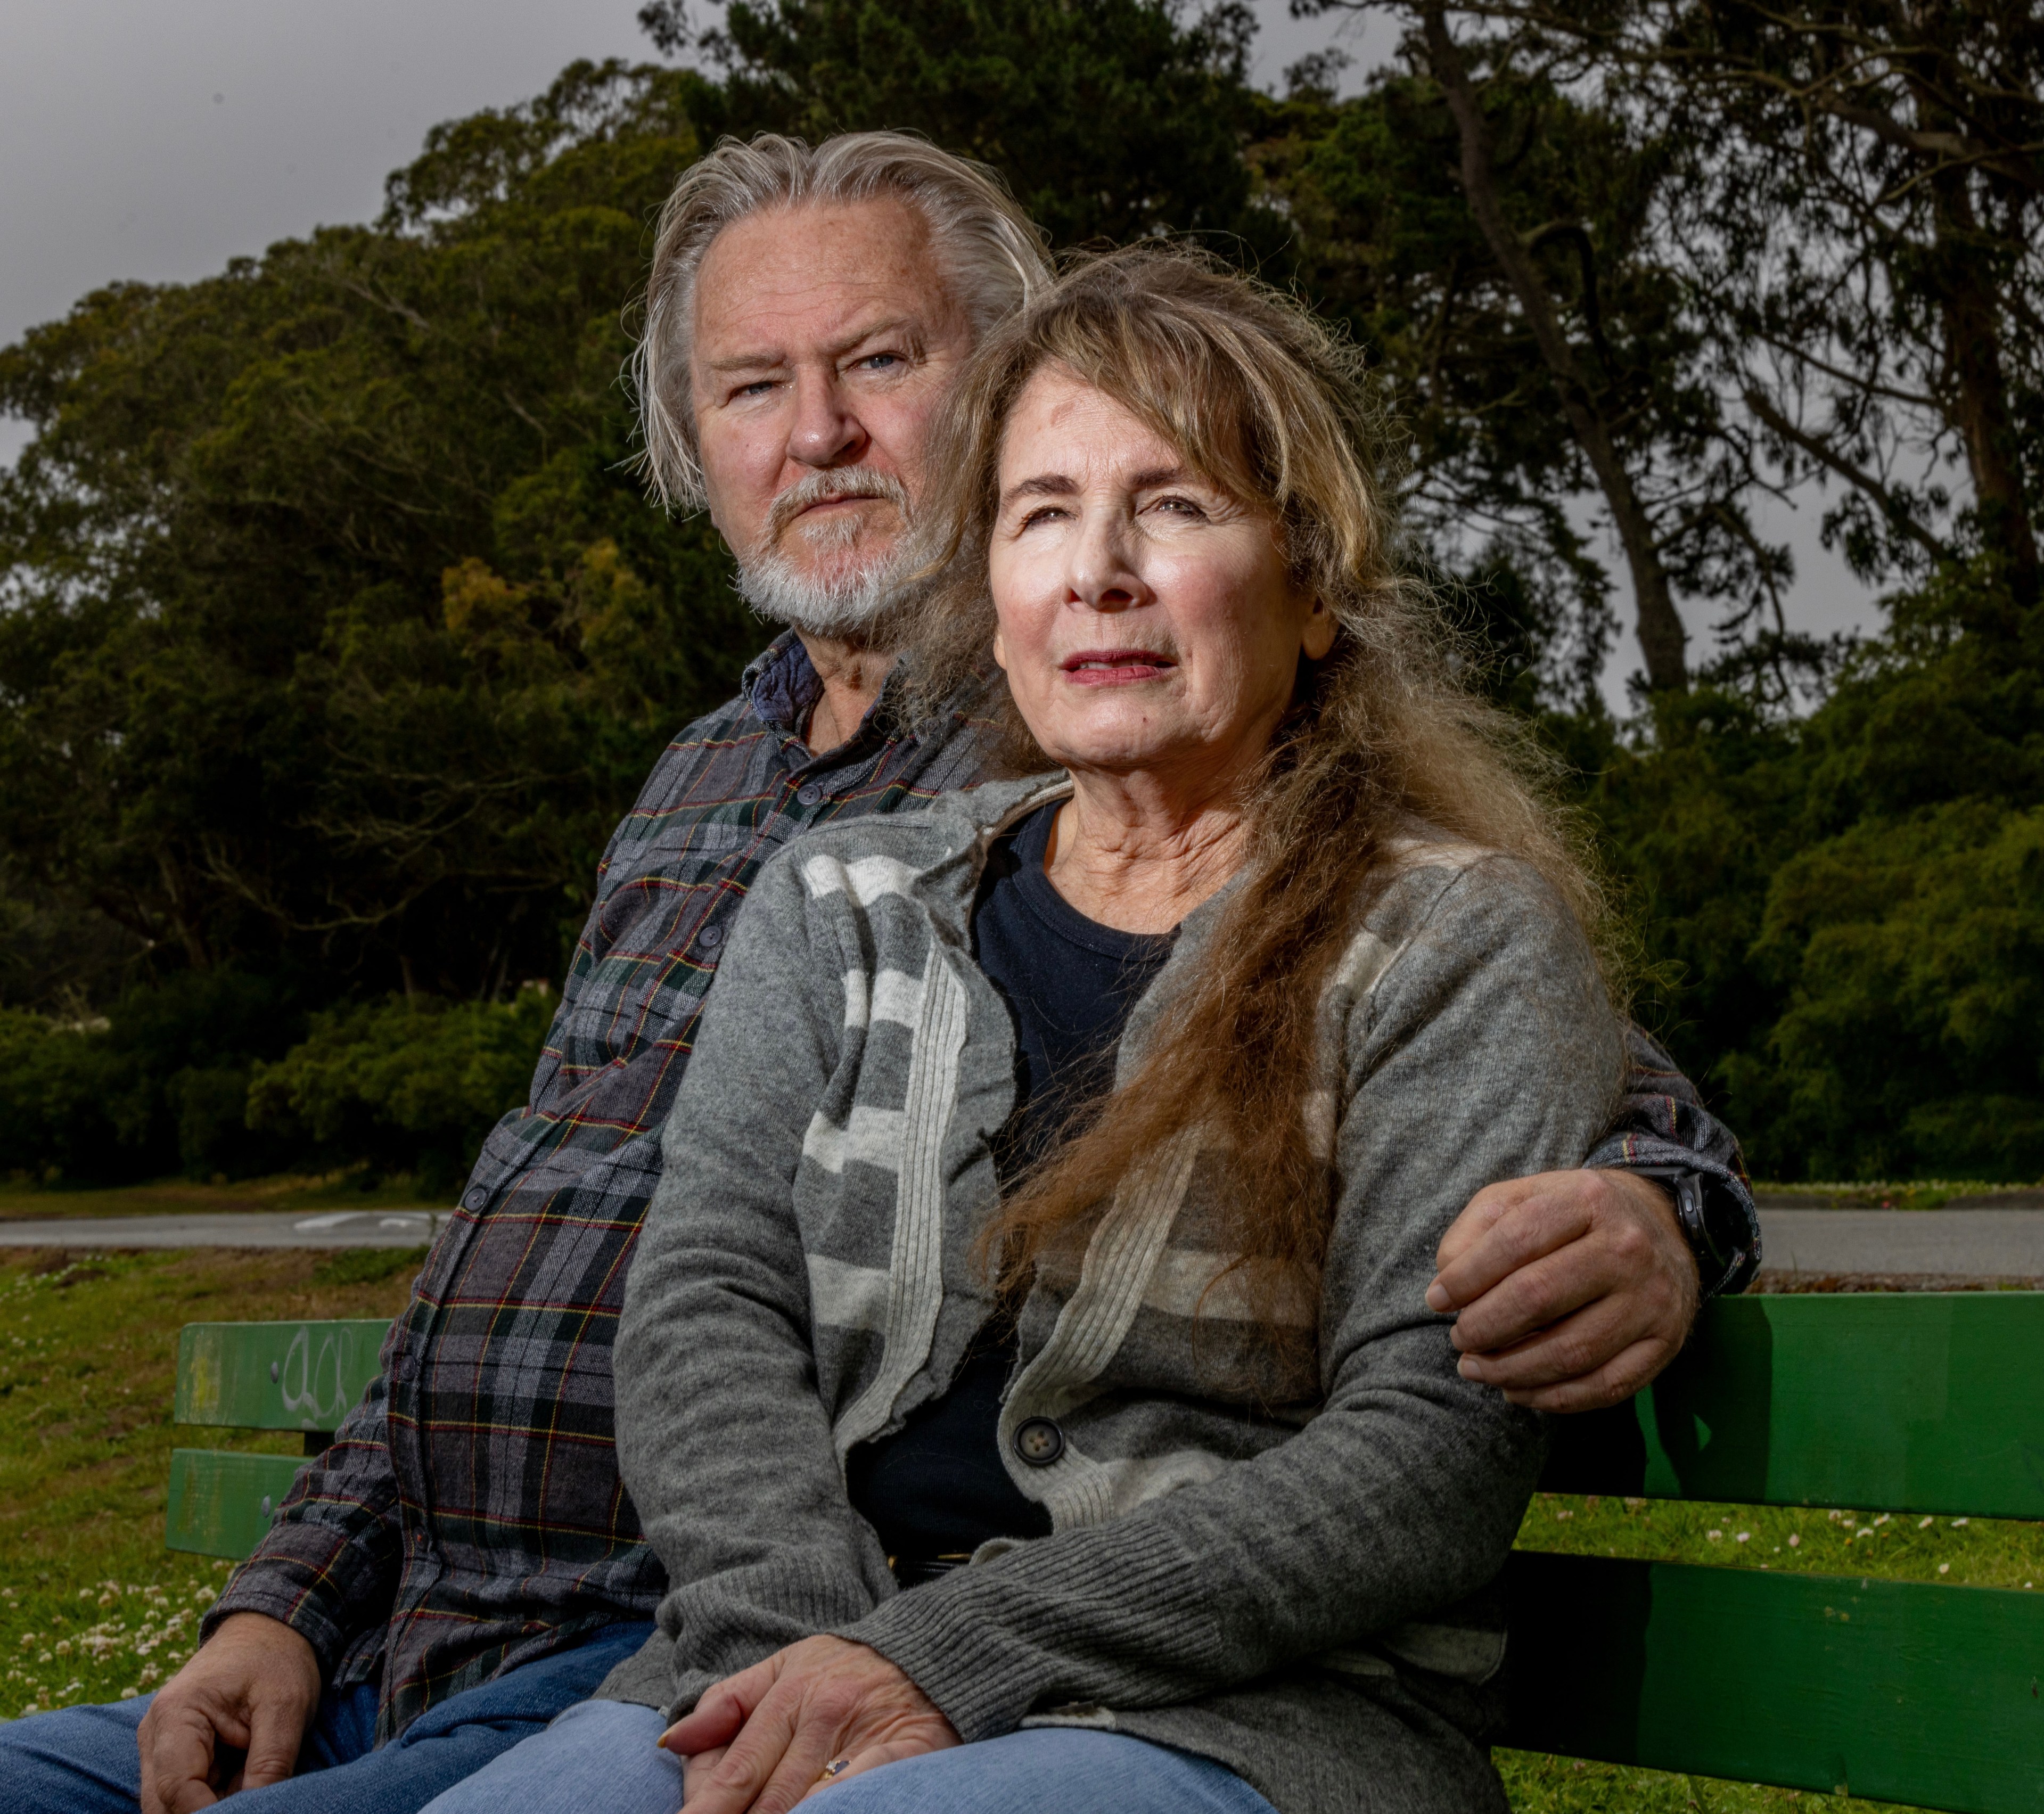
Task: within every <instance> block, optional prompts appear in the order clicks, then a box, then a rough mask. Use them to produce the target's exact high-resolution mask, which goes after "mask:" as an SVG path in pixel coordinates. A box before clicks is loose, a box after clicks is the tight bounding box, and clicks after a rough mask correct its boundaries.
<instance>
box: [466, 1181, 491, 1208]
mask: <svg viewBox="0 0 2044 1814" xmlns="http://www.w3.org/2000/svg"><path fill="white" fill-rule="evenodd" d="M461 1201H462V1204H463V1207H464V1208H466V1209H481V1208H482V1206H483V1205H484V1204H486V1203H487V1202H488V1201H490V1193H489V1192H488V1191H486V1190H485V1189H483V1188H482V1186H481V1185H479V1184H478V1186H476V1187H475V1188H474V1189H473V1190H471V1192H470V1193H468V1194H467V1196H466V1197H463V1199H462V1200H461Z"/></svg>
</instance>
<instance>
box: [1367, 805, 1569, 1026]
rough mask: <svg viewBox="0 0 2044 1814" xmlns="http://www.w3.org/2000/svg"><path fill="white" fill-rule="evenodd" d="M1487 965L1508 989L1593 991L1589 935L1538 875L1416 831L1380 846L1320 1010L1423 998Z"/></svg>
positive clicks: (1481, 849)
mask: <svg viewBox="0 0 2044 1814" xmlns="http://www.w3.org/2000/svg"><path fill="white" fill-rule="evenodd" d="M1493 967H1495V968H1496V969H1497V970H1501V971H1502V972H1504V973H1505V974H1508V975H1509V976H1510V977H1512V979H1513V982H1514V986H1518V985H1521V984H1524V983H1527V982H1535V983H1536V985H1537V984H1538V983H1539V982H1545V984H1546V985H1547V986H1558V987H1560V988H1562V989H1564V990H1566V991H1567V992H1568V993H1571V994H1577V993H1585V992H1587V995H1586V998H1588V997H1589V996H1601V993H1602V990H1601V983H1600V977H1599V973H1598V966H1597V960H1596V955H1595V952H1594V951H1593V948H1592V946H1591V944H1590V940H1589V936H1587V934H1586V933H1585V932H1584V930H1583V928H1582V926H1581V922H1580V921H1579V920H1577V917H1576V915H1575V913H1574V911H1573V909H1572V908H1571V906H1570V905H1569V902H1568V901H1566V900H1565V899H1564V898H1563V897H1562V894H1560V892H1559V891H1558V890H1557V889H1556V888H1555V887H1554V885H1553V884H1552V883H1551V882H1549V881H1548V880H1547V878H1546V877H1545V876H1543V874H1541V873H1540V871H1539V869H1538V868H1536V867H1535V866H1534V865H1533V864H1532V863H1529V862H1527V860H1526V859H1524V858H1523V857H1520V856H1517V855H1513V854H1512V852H1510V851H1503V850H1499V849H1496V848H1495V847H1490V846H1487V845H1483V844H1472V843H1470V842H1468V841H1467V840H1462V839H1459V838H1457V837H1454V836H1452V835H1450V834H1447V833H1444V832H1439V831H1438V830H1436V829H1435V828H1431V827H1429V826H1426V825H1423V824H1422V825H1416V826H1413V827H1411V828H1408V829H1407V830H1405V831H1404V832H1401V833H1400V835H1399V836H1397V837H1395V838H1393V839H1390V840H1386V843H1385V873H1383V874H1382V875H1381V878H1380V880H1379V883H1378V886H1376V887H1375V888H1374V889H1373V890H1371V891H1370V897H1369V905H1368V906H1367V908H1366V910H1365V911H1364V913H1363V914H1362V917H1361V921H1360V924H1358V927H1357V929H1356V931H1355V932H1354V936H1353V937H1352V938H1351V940H1350V944H1349V946H1348V948H1347V951H1345V952H1344V953H1343V957H1342V959H1341V961H1340V962H1339V963H1338V964H1337V965H1336V967H1335V973H1334V975H1333V977H1332V978H1331V985H1330V990H1329V994H1330V997H1331V999H1330V1001H1329V1002H1328V1004H1327V1005H1328V1006H1329V1007H1330V1008H1331V1009H1334V1010H1335V1012H1337V1013H1347V1012H1349V1011H1352V1010H1354V1009H1357V1008H1359V1007H1362V1006H1364V1005H1366V1004H1369V1003H1370V1002H1371V1001H1373V1000H1374V998H1375V997H1377V996H1378V995H1379V994H1380V993H1381V992H1382V991H1383V990H1385V989H1386V988H1387V987H1390V986H1394V985H1396V984H1398V983H1401V982H1402V983H1420V982H1421V978H1425V979H1426V980H1425V982H1423V983H1422V984H1421V986H1420V993H1422V994H1423V995H1431V993H1434V991H1435V989H1437V988H1439V987H1440V986H1451V985H1450V978H1453V977H1454V976H1456V975H1458V974H1461V975H1466V974H1467V973H1468V972H1470V970H1475V969H1485V968H1493Z"/></svg>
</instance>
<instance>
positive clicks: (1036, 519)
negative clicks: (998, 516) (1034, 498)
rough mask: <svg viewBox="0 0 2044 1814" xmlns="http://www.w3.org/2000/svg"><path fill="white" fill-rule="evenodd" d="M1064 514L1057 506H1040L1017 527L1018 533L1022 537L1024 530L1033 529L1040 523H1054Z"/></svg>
mask: <svg viewBox="0 0 2044 1814" xmlns="http://www.w3.org/2000/svg"><path fill="white" fill-rule="evenodd" d="M1064 514H1065V513H1064V512H1063V511H1062V510H1061V509H1058V506H1057V505H1055V504H1039V505H1037V506H1036V508H1035V509H1033V510H1032V511H1030V512H1029V513H1028V515H1027V516H1025V517H1023V519H1022V520H1021V521H1020V522H1019V523H1017V524H1016V525H1015V530H1016V534H1018V535H1020V533H1021V532H1022V531H1023V530H1024V529H1033V528H1035V526H1036V525H1038V524H1039V523H1049V522H1054V521H1056V520H1057V519H1058V517H1062V516H1063V515H1064Z"/></svg>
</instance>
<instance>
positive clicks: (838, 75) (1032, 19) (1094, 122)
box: [640, 0, 1282, 248]
mask: <svg viewBox="0 0 2044 1814" xmlns="http://www.w3.org/2000/svg"><path fill="white" fill-rule="evenodd" d="M681 13H682V8H681V7H680V6H678V4H668V5H655V6H648V7H647V9H646V10H645V11H644V13H642V14H641V15H640V17H642V19H646V20H647V21H648V22H649V24H651V25H653V26H654V28H655V35H656V37H660V38H662V39H663V40H664V41H665V42H666V43H667V44H668V45H670V47H673V46H678V45H679V44H681V43H682V42H683V41H685V40H686V38H687V37H688V36H689V34H688V32H687V29H686V23H685V21H683V20H682V17H681ZM1254 29H1255V23H1254V17H1253V15H1252V14H1251V12H1250V10H1249V9H1248V7H1247V6H1244V5H1242V4H1240V3H1239V0H1224V3H1222V4H1219V5H1216V6H1212V7H1211V8H1210V9H1208V10H1205V11H1204V12H1201V13H1193V12H1192V11H1191V10H1190V9H1189V7H1186V6H1183V5H1181V4H1180V3H1178V0H1163V3H1161V4H1160V3H1158V0H1089V4H1087V5H1085V6H1070V5H1066V4H1064V3H1062V0H896V3H894V4H891V5H887V6H880V5H877V4H874V0H735V3H734V4H732V6H729V8H728V10H727V13H726V16H725V22H724V30H723V31H722V32H720V33H715V34H713V35H712V36H711V37H710V38H709V40H707V48H709V50H710V51H711V52H712V53H713V55H714V56H717V57H718V58H719V59H720V60H721V61H722V62H723V63H724V65H725V66H726V67H727V69H728V78H727V79H726V80H725V81H724V83H722V84H721V85H720V88H719V89H718V90H717V91H716V93H715V94H714V95H712V94H705V95H704V96H703V98H702V102H701V111H700V112H699V113H698V114H697V117H698V118H699V119H700V120H701V121H702V122H703V124H704V125H705V127H706V128H708V129H712V130H713V131H717V132H732V133H740V134H741V135H749V134H751V133H755V132H759V131H762V130H768V129H771V130H778V131H782V132H793V133H800V134H801V135H803V136H805V137H807V138H808V139H809V140H810V141H811V142H812V143H814V142H815V141H816V140H818V139H820V138H822V137H824V136H827V135H828V134H829V133H833V132H849V131H861V130H866V129H874V128H882V127H886V128H893V129H907V130H910V131H914V132H920V133H924V134H925V135H927V136H928V137H929V138H931V139H932V140H935V141H936V143H937V144H941V145H944V146H946V147H947V148H950V149H951V150H954V151H959V152H964V153H965V154H966V155H967V156H971V157H976V158H978V159H982V161H984V162H985V163H989V164H992V165H993V167H994V168H995V169H997V170H998V171H1001V174H1002V175H1005V177H1006V178H1007V179H1008V180H1009V185H1010V186H1012V189H1013V190H1014V191H1015V194H1016V198H1017V199H1018V200H1019V201H1020V202H1021V203H1022V205H1023V206H1024V207H1025V208H1027V209H1028V210H1029V212H1030V213H1032V215H1033V216H1034V217H1035V218H1036V219H1037V220H1038V221H1040V222H1041V223H1042V224H1043V226H1044V227H1045V228H1046V229H1048V231H1049V233H1050V234H1051V237H1052V238H1053V240H1056V241H1057V242H1058V243H1059V244H1075V243H1079V242H1082V241H1085V240H1094V239H1108V240H1128V239H1132V238H1135V237H1137V236H1140V235H1142V234H1143V233H1155V232H1157V231H1159V230H1170V231H1174V232H1177V233H1201V234H1207V235H1216V236H1220V243H1222V244H1227V243H1228V240H1231V239H1232V238H1233V237H1234V236H1247V239H1248V240H1250V241H1251V244H1254V245H1255V246H1257V247H1258V248H1273V247H1274V246H1275V245H1277V244H1278V243H1279V242H1280V240H1281V235H1282V225H1281V222H1280V221H1277V219H1276V218H1275V217H1274V216H1273V215H1272V214H1271V213H1270V211H1269V210H1268V209H1265V208H1259V207H1258V206H1257V205H1256V198H1255V196H1254V190H1253V189H1252V186H1251V179H1250V173H1249V171H1248V170H1247V167H1245V165H1244V163H1243V156H1242V144H1243V138H1244V136H1246V134H1247V132H1248V130H1249V129H1250V127H1251V124H1252V122H1253V121H1254V119H1255V117H1256V116H1257V112H1258V97H1257V96H1256V95H1255V94H1254V92H1253V91H1252V90H1251V89H1250V87H1249V85H1248V83H1247V79H1246V67H1247V51H1248V45H1249V40H1250V37H1251V33H1253V32H1254Z"/></svg>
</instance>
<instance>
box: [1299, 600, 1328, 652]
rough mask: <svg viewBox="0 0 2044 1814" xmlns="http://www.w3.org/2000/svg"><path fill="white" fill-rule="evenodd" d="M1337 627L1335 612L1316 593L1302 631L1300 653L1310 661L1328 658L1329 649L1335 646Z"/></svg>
mask: <svg viewBox="0 0 2044 1814" xmlns="http://www.w3.org/2000/svg"><path fill="white" fill-rule="evenodd" d="M1334 646H1335V614H1334V613H1333V612H1331V611H1330V610H1329V609H1327V600H1326V599H1324V598H1321V597H1320V596H1319V595H1318V594H1315V595H1314V598H1313V603H1312V609H1310V610H1309V611H1308V612H1307V613H1306V621H1305V624H1304V627H1303V628H1301V632H1300V635H1299V651H1300V653H1301V654H1302V655H1304V656H1305V658H1306V659H1307V660H1308V661H1324V660H1326V659H1327V651H1328V650H1329V649H1331V648H1333V647H1334Z"/></svg>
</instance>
